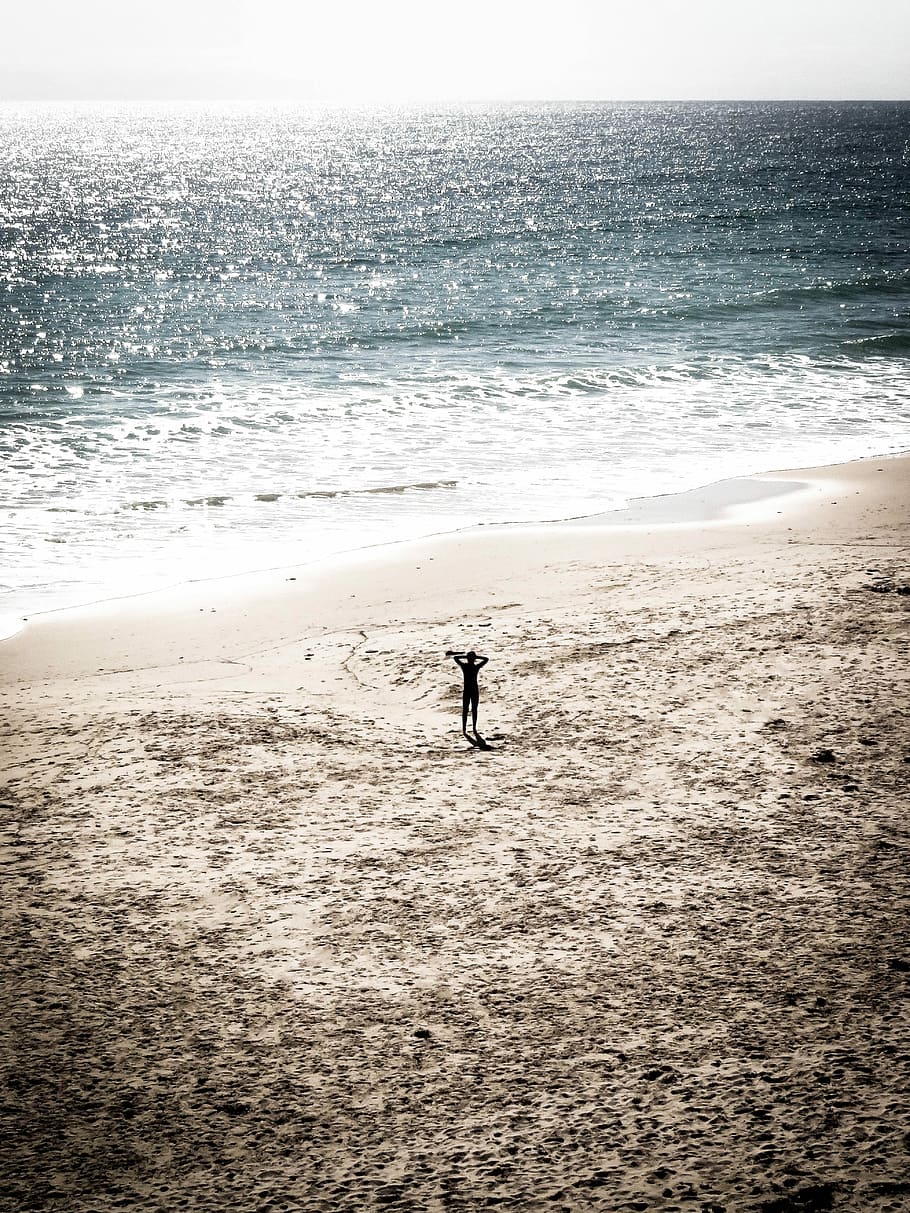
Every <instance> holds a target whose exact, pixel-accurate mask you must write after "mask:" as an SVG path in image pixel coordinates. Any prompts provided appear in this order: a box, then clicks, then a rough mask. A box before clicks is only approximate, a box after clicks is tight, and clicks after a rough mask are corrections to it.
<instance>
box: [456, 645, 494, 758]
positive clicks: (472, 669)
mask: <svg viewBox="0 0 910 1213" xmlns="http://www.w3.org/2000/svg"><path fill="white" fill-rule="evenodd" d="M446 657H454V659H455V664H456V665H457V666H459V667H460V668H461V672H462V674H463V675H464V692H463V694H462V697H461V731H462V733H464V735H465V737H467V736H468V708H470V709H471V726H472V728H473V729H474V733H475V735H476V736H479V734H478V733H477V705H478V703H479V702H480V687H479V686H478V685H477V674H478V671H479V670H481V669H482V668H483V667H484V666H485V665H486V664H487V662H488V661H489V660H490V659H489V657H479V656H478V655H477V654H476V653H475V652H474V650H473V649H470V650H469V651H468V652H467V653H455V652H453V651H452V649H446ZM469 740H470V739H469Z"/></svg>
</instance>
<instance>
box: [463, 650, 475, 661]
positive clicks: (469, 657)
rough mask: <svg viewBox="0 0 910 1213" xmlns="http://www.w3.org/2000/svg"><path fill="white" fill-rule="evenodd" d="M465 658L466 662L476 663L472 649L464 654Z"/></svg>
mask: <svg viewBox="0 0 910 1213" xmlns="http://www.w3.org/2000/svg"><path fill="white" fill-rule="evenodd" d="M465 656H466V657H467V659H468V661H476V660H477V654H476V653H475V652H474V650H473V649H469V650H468V652H467V653H465Z"/></svg>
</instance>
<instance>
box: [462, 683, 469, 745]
mask: <svg viewBox="0 0 910 1213" xmlns="http://www.w3.org/2000/svg"><path fill="white" fill-rule="evenodd" d="M469 703H470V697H469V696H468V692H467V690H465V693H464V694H463V695H462V697H461V731H462V733H464V735H465V737H467V735H468V705H469Z"/></svg>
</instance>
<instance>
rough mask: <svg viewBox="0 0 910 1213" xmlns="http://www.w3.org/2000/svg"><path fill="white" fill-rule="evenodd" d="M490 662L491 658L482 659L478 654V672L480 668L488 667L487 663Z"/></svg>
mask: <svg viewBox="0 0 910 1213" xmlns="http://www.w3.org/2000/svg"><path fill="white" fill-rule="evenodd" d="M489 660H490V659H489V657H481V655H480V654H479V653H478V654H477V668H478V670H479V669H480V667H481V666H482V665H486V664H487V662H488V661H489Z"/></svg>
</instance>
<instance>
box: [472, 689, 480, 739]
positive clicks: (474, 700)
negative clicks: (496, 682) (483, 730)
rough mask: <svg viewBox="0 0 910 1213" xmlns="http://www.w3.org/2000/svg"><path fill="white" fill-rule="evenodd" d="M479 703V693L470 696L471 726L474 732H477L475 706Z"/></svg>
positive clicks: (475, 692)
mask: <svg viewBox="0 0 910 1213" xmlns="http://www.w3.org/2000/svg"><path fill="white" fill-rule="evenodd" d="M479 703H480V691H474V692H472V694H471V724H472V725H473V727H474V732H475V733H476V732H477V705H478V704H479Z"/></svg>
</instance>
